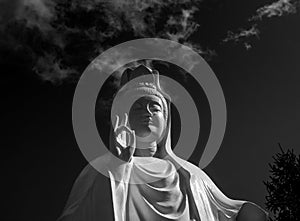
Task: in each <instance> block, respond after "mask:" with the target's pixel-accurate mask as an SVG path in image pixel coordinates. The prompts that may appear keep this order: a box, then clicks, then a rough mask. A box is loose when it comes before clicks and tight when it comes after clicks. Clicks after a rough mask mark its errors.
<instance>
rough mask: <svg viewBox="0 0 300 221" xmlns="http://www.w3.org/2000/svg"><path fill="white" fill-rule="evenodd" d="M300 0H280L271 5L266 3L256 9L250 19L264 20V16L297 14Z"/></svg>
mask: <svg viewBox="0 0 300 221" xmlns="http://www.w3.org/2000/svg"><path fill="white" fill-rule="evenodd" d="M298 5H299V1H293V0H279V1H277V2H273V3H272V4H270V5H265V6H263V7H261V8H259V9H257V10H256V14H255V15H254V16H252V17H251V18H250V19H249V21H258V20H262V19H263V17H267V18H271V17H274V16H277V17H280V16H283V15H286V14H295V13H296V12H297V6H298Z"/></svg>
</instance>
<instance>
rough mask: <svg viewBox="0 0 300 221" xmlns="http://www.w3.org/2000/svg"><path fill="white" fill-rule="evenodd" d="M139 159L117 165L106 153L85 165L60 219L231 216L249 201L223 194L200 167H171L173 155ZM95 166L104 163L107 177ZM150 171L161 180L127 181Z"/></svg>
mask: <svg viewBox="0 0 300 221" xmlns="http://www.w3.org/2000/svg"><path fill="white" fill-rule="evenodd" d="M141 158H142V157H134V158H133V160H132V161H131V162H130V163H124V164H119V166H118V167H115V165H116V164H115V163H116V162H114V163H111V162H112V161H114V159H115V157H113V156H112V154H110V153H108V154H107V155H106V156H103V157H99V158H97V159H96V160H94V161H93V162H92V163H91V164H89V165H87V166H86V168H85V169H84V170H83V171H82V172H81V174H80V175H79V177H78V178H77V180H76V182H75V183H74V186H73V189H72V191H71V194H70V197H69V200H68V202H67V205H66V207H65V209H64V212H63V214H62V215H61V216H60V218H59V219H58V220H59V221H96V220H97V221H99V220H107V221H109V220H116V221H125V220H126V221H136V220H149V217H151V221H156V220H160V221H161V220H178V221H179V220H180V221H181V220H182V221H183V220H187V221H189V220H199V221H200V220H201V221H233V220H236V216H237V214H238V212H239V210H240V208H241V206H242V205H243V204H244V203H245V202H248V201H242V200H232V199H229V198H228V197H226V196H225V195H224V194H223V193H222V192H221V191H220V190H219V189H218V187H217V186H216V185H215V184H214V183H213V182H212V180H211V179H210V178H209V177H208V176H207V175H206V174H205V173H204V171H203V170H201V169H200V168H198V167H196V166H194V165H193V164H191V163H189V162H187V161H184V167H181V168H179V169H175V168H176V162H175V163H174V162H172V161H173V159H172V158H165V159H157V158H153V159H149V158H145V159H144V161H145V162H146V161H147V160H148V161H149V160H150V161H151V162H152V166H151V165H150V166H149V164H148V163H145V165H143V163H141V162H142V161H143V159H141ZM179 159H180V158H179ZM180 160H182V159H180ZM135 161H136V162H138V163H137V164H136V165H135ZM182 161H183V160H182ZM111 165H114V168H111ZM94 167H97V168H99V167H102V168H105V169H106V170H107V174H106V176H105V175H103V174H101V173H99V172H98V171H97V170H95V169H94ZM149 176H160V177H161V179H159V180H158V181H157V182H152V183H149V184H147V183H143V184H131V183H130V182H129V181H131V180H132V179H133V180H137V179H139V180H143V179H144V180H147V177H149ZM108 177H109V178H108ZM249 203H251V202H249Z"/></svg>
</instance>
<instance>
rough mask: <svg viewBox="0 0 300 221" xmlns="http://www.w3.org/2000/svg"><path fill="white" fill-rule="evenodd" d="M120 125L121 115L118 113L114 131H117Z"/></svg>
mask: <svg viewBox="0 0 300 221" xmlns="http://www.w3.org/2000/svg"><path fill="white" fill-rule="evenodd" d="M118 126H119V116H118V115H116V121H115V127H114V131H116V130H117V128H118Z"/></svg>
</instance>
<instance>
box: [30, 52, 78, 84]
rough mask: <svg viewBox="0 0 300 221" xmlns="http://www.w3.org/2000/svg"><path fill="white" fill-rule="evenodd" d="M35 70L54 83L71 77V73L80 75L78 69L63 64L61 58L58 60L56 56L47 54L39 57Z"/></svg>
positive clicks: (44, 78) (42, 77)
mask: <svg viewBox="0 0 300 221" xmlns="http://www.w3.org/2000/svg"><path fill="white" fill-rule="evenodd" d="M34 71H35V72H36V73H37V74H38V75H39V76H40V77H41V79H43V80H45V81H50V82H52V83H61V81H62V80H64V79H66V78H70V75H74V76H76V75H78V73H77V71H76V70H74V69H71V68H69V67H66V66H64V65H62V63H61V61H60V60H56V56H55V55H52V54H45V56H42V57H39V58H38V60H37V62H36V65H35V67H34Z"/></svg>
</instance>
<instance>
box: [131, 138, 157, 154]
mask: <svg viewBox="0 0 300 221" xmlns="http://www.w3.org/2000/svg"><path fill="white" fill-rule="evenodd" d="M156 151H157V144H156V141H154V142H151V143H145V142H138V141H137V143H136V149H135V152H134V156H139V157H152V156H153V155H154V154H155V153H156Z"/></svg>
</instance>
